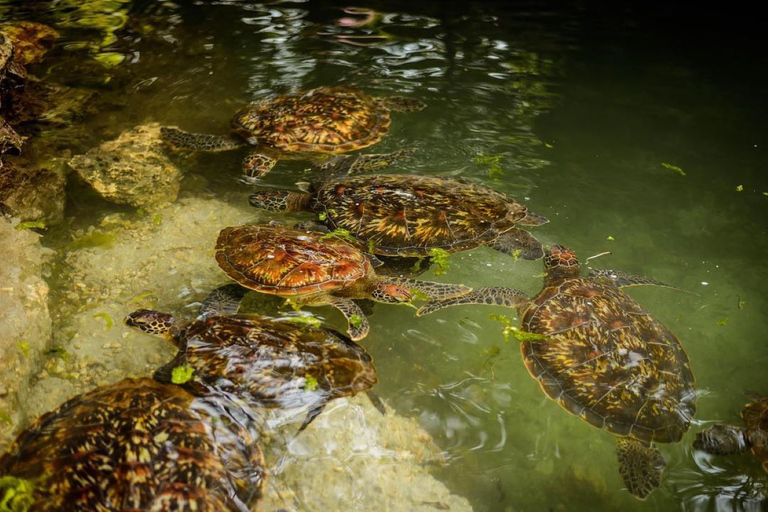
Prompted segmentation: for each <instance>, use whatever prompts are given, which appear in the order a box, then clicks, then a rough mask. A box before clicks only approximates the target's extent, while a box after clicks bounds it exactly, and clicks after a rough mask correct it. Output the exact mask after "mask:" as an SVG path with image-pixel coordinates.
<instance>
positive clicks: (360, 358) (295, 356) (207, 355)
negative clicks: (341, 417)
mask: <svg viewBox="0 0 768 512" xmlns="http://www.w3.org/2000/svg"><path fill="white" fill-rule="evenodd" d="M182 337H183V338H184V340H185V341H184V344H183V346H182V347H181V350H180V352H179V355H178V356H177V359H178V360H179V362H180V363H181V362H183V364H188V365H190V366H192V367H193V368H195V370H196V371H195V374H196V375H199V376H201V378H202V379H204V380H205V381H206V382H208V383H210V384H211V385H214V386H215V387H217V388H220V389H222V390H223V391H226V392H228V393H233V394H234V395H235V396H237V397H239V398H241V399H243V400H246V401H251V402H252V404H253V405H255V406H257V407H258V406H263V407H297V406H301V405H308V404H315V405H318V404H323V403H325V402H328V401H329V400H332V399H334V398H338V397H342V396H351V395H355V394H357V393H359V392H362V391H368V390H369V389H371V387H373V385H374V384H375V383H376V382H377V377H376V370H375V368H374V366H373V361H372V359H371V356H370V355H368V353H367V352H366V351H365V349H364V348H363V347H361V346H360V345H358V344H357V343H355V342H353V341H351V340H350V339H348V338H346V337H345V336H342V335H341V334H338V333H336V332H334V331H331V330H329V329H325V328H321V327H313V326H309V325H304V324H300V323H296V322H293V321H290V317H286V318H285V319H273V318H269V317H263V316H258V315H227V316H212V317H208V318H206V319H205V320H200V321H197V322H194V323H192V324H191V325H190V326H189V327H188V328H187V329H186V331H185V332H184V333H183V334H182ZM308 377H312V378H314V380H315V383H314V384H313V385H312V388H313V389H307V378H308Z"/></svg>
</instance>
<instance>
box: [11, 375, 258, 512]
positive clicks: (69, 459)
mask: <svg viewBox="0 0 768 512" xmlns="http://www.w3.org/2000/svg"><path fill="white" fill-rule="evenodd" d="M197 404H201V402H199V401H198V399H196V398H194V397H193V396H192V395H190V394H189V393H187V392H186V391H184V390H182V389H181V388H180V387H178V386H174V385H166V384H160V383H158V382H156V381H154V380H150V379H125V380H122V381H120V382H117V383H116V384H113V385H110V386H104V387H100V388H97V389H95V390H93V391H91V392H89V393H85V394H82V395H78V396H76V397H74V398H72V399H70V400H69V401H67V402H66V403H65V404H63V405H61V406H60V407H59V408H58V409H56V410H54V411H52V412H49V413H47V414H45V415H43V416H41V417H40V418H39V419H38V420H37V421H36V422H35V423H34V424H33V425H32V426H31V427H30V428H28V429H27V430H26V431H24V432H23V433H22V434H21V435H19V437H18V438H17V439H16V441H15V442H14V443H13V444H12V445H11V447H10V449H9V451H8V452H7V453H6V454H5V455H3V456H2V457H1V458H0V476H7V475H11V476H15V477H18V478H24V479H30V480H34V483H35V487H34V495H33V498H34V504H33V506H32V508H31V510H35V511H84V510H105V511H107V510H113V511H122V510H188V511H190V510H198V511H210V512H215V511H223V510H229V511H235V510H236V511H243V510H249V508H248V507H253V506H255V504H256V501H258V499H259V498H260V496H261V486H262V483H263V480H262V478H263V474H264V460H263V457H262V454H261V451H260V450H259V447H258V444H257V443H255V440H254V439H253V437H252V436H250V435H249V433H248V431H247V430H246V429H237V428H236V427H234V425H229V426H228V427H227V428H224V427H223V426H222V427H220V428H219V427H214V428H213V430H214V431H215V432H212V431H211V430H212V429H211V423H210V422H209V421H207V419H206V416H205V413H201V409H202V407H198V406H197ZM206 410H207V409H206ZM245 475H248V476H249V477H250V478H251V479H250V480H249V481H244V480H243V479H242V477H244V476H245Z"/></svg>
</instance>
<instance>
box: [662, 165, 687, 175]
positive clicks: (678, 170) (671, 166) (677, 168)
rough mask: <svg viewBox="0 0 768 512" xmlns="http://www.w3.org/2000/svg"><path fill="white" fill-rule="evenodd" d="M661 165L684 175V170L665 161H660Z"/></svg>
mask: <svg viewBox="0 0 768 512" xmlns="http://www.w3.org/2000/svg"><path fill="white" fill-rule="evenodd" d="M661 166H662V167H665V168H667V169H669V170H670V171H675V172H676V173H677V174H679V175H680V176H685V171H684V170H682V169H681V168H679V167H678V166H676V165H672V164H668V163H667V162H661Z"/></svg>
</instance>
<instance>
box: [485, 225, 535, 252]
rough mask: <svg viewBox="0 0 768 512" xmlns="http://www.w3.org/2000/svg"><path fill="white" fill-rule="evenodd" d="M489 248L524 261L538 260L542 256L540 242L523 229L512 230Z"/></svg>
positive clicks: (500, 236) (502, 235)
mask: <svg viewBox="0 0 768 512" xmlns="http://www.w3.org/2000/svg"><path fill="white" fill-rule="evenodd" d="M491 247H492V248H494V249H496V250H497V251H501V252H503V253H504V254H509V255H510V256H514V257H517V258H523V259H525V260H538V259H539V258H541V257H543V256H544V250H543V249H542V248H541V242H539V241H538V240H536V239H535V238H534V237H533V235H531V234H530V233H529V232H527V231H526V230H524V229H520V228H512V229H510V230H509V231H507V232H506V233H503V234H501V235H499V237H498V238H497V239H496V240H495V241H494V242H493V244H491Z"/></svg>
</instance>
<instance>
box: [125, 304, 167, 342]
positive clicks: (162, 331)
mask: <svg viewBox="0 0 768 512" xmlns="http://www.w3.org/2000/svg"><path fill="white" fill-rule="evenodd" d="M175 323H176V319H175V318H174V317H173V315H171V314H169V313H161V312H159V311H154V310H151V309H139V310H136V311H134V312H133V313H131V314H129V315H128V316H126V317H125V325H127V326H129V327H135V328H136V329H139V330H140V331H143V332H145V333H147V334H154V335H155V336H162V337H165V338H167V337H170V336H172V331H173V328H174V324H175Z"/></svg>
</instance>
